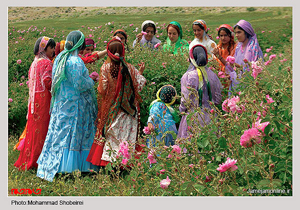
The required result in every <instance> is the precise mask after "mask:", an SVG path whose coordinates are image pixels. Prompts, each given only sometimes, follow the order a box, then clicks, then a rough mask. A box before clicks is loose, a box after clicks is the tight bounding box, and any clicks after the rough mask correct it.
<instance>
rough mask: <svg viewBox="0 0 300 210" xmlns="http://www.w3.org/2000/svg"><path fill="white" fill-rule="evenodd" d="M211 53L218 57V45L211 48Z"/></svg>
mask: <svg viewBox="0 0 300 210" xmlns="http://www.w3.org/2000/svg"><path fill="white" fill-rule="evenodd" d="M212 53H213V54H214V55H215V56H216V57H217V58H219V56H220V54H219V48H218V47H215V48H214V49H213V50H212Z"/></svg>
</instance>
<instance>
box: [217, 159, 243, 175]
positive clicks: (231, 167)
mask: <svg viewBox="0 0 300 210" xmlns="http://www.w3.org/2000/svg"><path fill="white" fill-rule="evenodd" d="M236 162H237V160H235V159H230V158H229V157H228V158H227V160H226V162H225V163H222V164H220V165H219V168H217V170H218V171H220V172H225V171H227V170H228V171H235V170H236V169H238V167H237V166H236V165H235V164H236Z"/></svg>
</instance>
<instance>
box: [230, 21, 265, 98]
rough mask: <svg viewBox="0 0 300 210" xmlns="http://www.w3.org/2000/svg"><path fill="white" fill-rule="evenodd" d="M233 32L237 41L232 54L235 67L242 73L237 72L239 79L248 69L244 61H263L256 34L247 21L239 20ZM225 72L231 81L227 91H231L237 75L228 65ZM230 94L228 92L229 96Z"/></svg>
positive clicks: (235, 83)
mask: <svg viewBox="0 0 300 210" xmlns="http://www.w3.org/2000/svg"><path fill="white" fill-rule="evenodd" d="M234 32H235V36H236V38H237V40H238V44H237V46H236V49H235V54H234V57H235V66H237V67H242V68H243V71H241V72H238V74H239V77H240V76H241V74H242V73H243V72H244V71H246V70H247V69H248V67H247V65H246V64H245V62H244V60H245V59H246V60H247V61H248V62H252V61H257V60H258V59H259V58H261V59H263V53H262V50H261V49H260V46H259V43H258V41H257V37H256V34H255V32H254V30H253V28H252V26H251V24H250V23H249V22H248V21H246V20H240V21H239V22H238V23H237V24H236V25H235V26H234ZM226 71H227V72H228V73H229V76H230V80H231V84H230V87H229V90H233V89H234V88H235V86H236V85H237V84H238V81H237V80H236V78H237V73H236V71H234V70H233V68H232V67H231V66H230V65H226ZM230 94H231V93H230V92H229V95H230Z"/></svg>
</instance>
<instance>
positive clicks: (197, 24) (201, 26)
mask: <svg viewBox="0 0 300 210" xmlns="http://www.w3.org/2000/svg"><path fill="white" fill-rule="evenodd" d="M193 25H196V26H199V27H200V28H201V29H202V30H203V31H205V29H204V27H203V25H201V24H200V23H198V22H196V23H193Z"/></svg>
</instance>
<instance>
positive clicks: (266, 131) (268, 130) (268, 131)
mask: <svg viewBox="0 0 300 210" xmlns="http://www.w3.org/2000/svg"><path fill="white" fill-rule="evenodd" d="M271 127H272V126H271V124H269V125H267V127H265V130H264V132H265V134H266V135H268V134H269V133H270V130H271Z"/></svg>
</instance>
